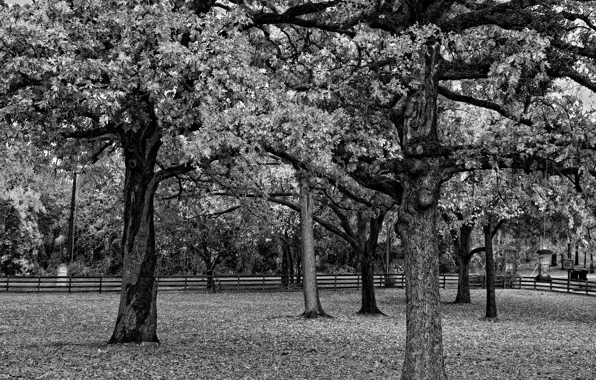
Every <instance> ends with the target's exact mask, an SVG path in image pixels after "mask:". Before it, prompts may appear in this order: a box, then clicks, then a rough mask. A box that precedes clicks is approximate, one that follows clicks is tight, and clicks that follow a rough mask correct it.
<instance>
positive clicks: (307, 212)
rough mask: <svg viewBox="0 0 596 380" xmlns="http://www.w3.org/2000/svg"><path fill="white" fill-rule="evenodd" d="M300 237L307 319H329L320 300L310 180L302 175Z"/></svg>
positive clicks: (305, 315)
mask: <svg viewBox="0 0 596 380" xmlns="http://www.w3.org/2000/svg"><path fill="white" fill-rule="evenodd" d="M300 177H301V178H300V179H299V181H300V236H301V238H302V239H301V244H300V246H301V248H302V275H303V276H302V289H303V293H304V313H303V314H302V315H303V316H304V317H305V318H318V317H327V316H328V315H327V314H326V313H325V311H323V307H322V306H321V301H320V299H319V289H318V286H317V268H316V260H315V240H314V234H313V201H312V195H311V193H310V189H309V186H308V179H307V178H306V177H305V176H304V175H300Z"/></svg>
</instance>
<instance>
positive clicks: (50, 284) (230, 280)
mask: <svg viewBox="0 0 596 380" xmlns="http://www.w3.org/2000/svg"><path fill="white" fill-rule="evenodd" d="M157 280H158V287H159V289H160V290H161V291H164V290H165V291H210V290H212V288H211V286H213V287H215V290H216V291H218V292H219V291H284V290H285V291H292V290H299V289H301V288H302V285H301V283H300V281H301V279H300V277H298V276H292V277H288V276H254V275H253V276H251V275H237V276H213V277H212V278H210V277H208V276H163V277H158V278H157ZM317 284H318V286H319V288H320V289H350V288H352V289H355V288H360V287H361V286H362V277H361V275H358V274H319V275H317ZM210 285H211V286H210ZM374 285H375V287H396V288H403V287H404V286H405V279H404V275H403V274H389V275H386V274H376V275H374ZM485 285H486V280H485V277H484V276H482V275H472V276H470V288H473V289H477V288H484V287H485ZM439 286H440V287H441V288H443V289H448V288H451V289H452V288H457V275H441V276H440V277H439ZM495 286H496V287H497V288H503V289H506V288H512V289H532V290H548V291H553V292H565V293H576V294H587V295H596V282H594V281H585V280H570V279H566V278H552V281H551V282H538V281H536V279H535V278H534V277H514V278H507V277H504V276H497V277H496V279H495ZM121 287H122V279H121V278H120V277H17V276H11V277H0V292H68V293H71V292H96V293H107V292H119V291H120V289H121Z"/></svg>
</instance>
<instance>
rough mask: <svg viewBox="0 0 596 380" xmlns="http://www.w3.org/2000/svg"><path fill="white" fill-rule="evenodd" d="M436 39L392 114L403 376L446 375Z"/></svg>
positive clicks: (434, 378) (431, 379) (427, 379)
mask: <svg viewBox="0 0 596 380" xmlns="http://www.w3.org/2000/svg"><path fill="white" fill-rule="evenodd" d="M439 48H440V44H439V43H438V41H436V40H434V39H433V38H432V37H430V38H429V39H428V40H427V42H426V44H424V45H423V46H422V47H421V49H420V50H419V51H418V54H417V55H418V57H419V63H420V67H421V70H420V72H418V73H417V78H416V83H414V84H413V85H412V87H411V88H410V90H409V93H408V96H407V99H406V102H405V104H404V108H403V109H402V110H400V111H398V112H399V113H398V114H397V115H395V116H394V117H393V119H394V123H396V126H397V127H398V132H399V134H400V137H401V142H402V150H403V152H404V161H405V162H404V165H403V166H402V167H401V168H400V170H398V171H397V172H396V174H397V175H398V177H399V180H400V183H401V186H402V189H401V194H400V195H401V205H400V213H399V219H398V230H399V234H400V237H401V240H402V244H403V248H404V251H405V259H406V268H405V272H406V350H405V360H404V365H403V367H402V380H445V379H447V374H446V373H445V363H444V360H443V340H442V339H443V338H442V328H441V313H440V295H439V253H438V252H439V242H438V237H437V235H438V234H437V231H438V228H437V218H438V216H439V213H438V200H439V195H440V190H441V184H442V183H443V182H444V181H445V180H447V179H448V177H449V175H448V173H446V172H445V171H444V168H443V167H442V166H441V164H442V163H443V160H442V159H441V158H440V157H438V156H437V155H436V152H437V148H438V147H440V142H439V141H438V136H437V129H436V126H437V91H438V79H437V62H438V59H439Z"/></svg>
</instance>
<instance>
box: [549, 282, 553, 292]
mask: <svg viewBox="0 0 596 380" xmlns="http://www.w3.org/2000/svg"><path fill="white" fill-rule="evenodd" d="M550 291H551V292H552V291H553V282H552V281H551V282H550Z"/></svg>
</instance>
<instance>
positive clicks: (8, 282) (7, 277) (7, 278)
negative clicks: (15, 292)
mask: <svg viewBox="0 0 596 380" xmlns="http://www.w3.org/2000/svg"><path fill="white" fill-rule="evenodd" d="M9 284H10V277H9V276H6V291H7V292H8V287H9V286H10V285H9Z"/></svg>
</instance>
